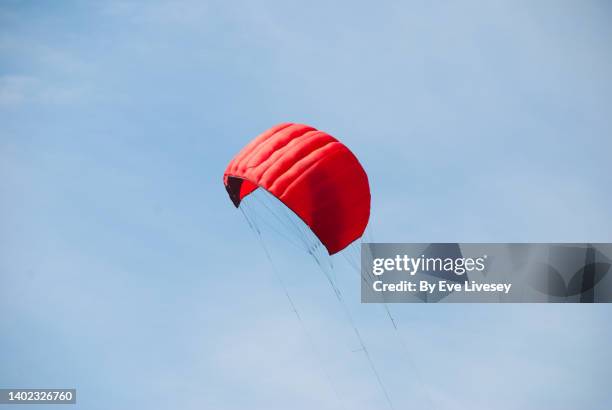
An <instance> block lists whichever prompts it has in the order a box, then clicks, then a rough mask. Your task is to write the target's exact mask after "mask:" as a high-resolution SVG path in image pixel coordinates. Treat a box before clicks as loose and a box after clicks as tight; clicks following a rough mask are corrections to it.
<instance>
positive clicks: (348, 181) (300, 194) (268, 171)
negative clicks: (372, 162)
mask: <svg viewBox="0 0 612 410" xmlns="http://www.w3.org/2000/svg"><path fill="white" fill-rule="evenodd" d="M223 183H224V184H225V189H226V190H227V192H228V194H229V196H230V199H231V200H232V202H233V203H234V205H236V207H238V206H239V205H240V201H241V200H242V199H243V198H244V197H245V196H247V195H248V194H250V193H251V192H253V191H254V190H255V189H257V188H258V187H261V188H263V189H265V190H267V191H269V192H270V193H271V194H272V195H274V196H275V197H276V198H278V199H279V200H280V201H281V202H283V203H284V204H285V205H286V206H287V207H288V208H290V209H291V210H292V211H293V212H294V213H295V214H296V215H298V216H299V217H300V218H301V219H302V220H303V221H304V222H305V223H306V225H308V226H309V227H310V229H312V231H313V232H314V234H315V235H316V236H317V237H318V238H319V240H320V241H321V243H323V245H325V247H326V248H327V251H328V252H329V254H330V255H333V254H334V253H336V252H339V251H341V250H342V249H344V248H345V247H347V246H348V245H349V244H350V243H351V242H353V241H354V240H356V239H357V238H359V237H360V236H361V235H362V234H363V231H364V230H365V228H366V225H367V224H368V219H369V217H370V186H369V184H368V177H367V175H366V173H365V171H364V170H363V168H362V166H361V164H360V163H359V161H358V160H357V158H356V157H355V155H353V153H352V152H351V151H350V150H349V149H348V148H347V147H346V146H344V144H342V143H341V142H339V141H338V140H337V139H335V138H334V137H332V136H331V135H329V134H327V133H325V132H323V131H318V130H316V129H315V128H313V127H309V126H308V125H303V124H293V123H283V124H279V125H276V126H274V127H272V128H270V129H269V130H267V131H265V132H264V133H262V134H260V135H259V136H258V137H257V138H255V139H254V140H253V141H251V142H250V143H249V144H248V145H247V146H245V147H244V148H243V149H242V151H240V152H239V153H238V155H236V157H234V159H232V161H231V162H230V163H229V165H228V166H227V169H226V170H225V174H224V175H223Z"/></svg>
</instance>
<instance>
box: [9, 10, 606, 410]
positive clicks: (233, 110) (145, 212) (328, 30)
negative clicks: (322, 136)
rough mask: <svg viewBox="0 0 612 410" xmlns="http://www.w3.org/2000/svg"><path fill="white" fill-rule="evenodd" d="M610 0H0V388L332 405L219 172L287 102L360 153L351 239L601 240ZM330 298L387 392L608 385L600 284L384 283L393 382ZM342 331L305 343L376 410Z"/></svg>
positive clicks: (439, 402)
mask: <svg viewBox="0 0 612 410" xmlns="http://www.w3.org/2000/svg"><path fill="white" fill-rule="evenodd" d="M611 13H612V10H611V6H610V4H608V3H607V2H604V1H582V2H571V1H561V2H559V1H557V2H537V4H536V3H534V2H527V1H519V2H498V1H491V2H484V1H483V2H472V1H466V2H461V3H457V2H455V3H451V2H426V1H424V2H388V1H385V2H378V3H377V4H376V5H375V6H374V5H372V3H366V2H334V4H329V2H323V1H321V2H318V1H312V2H308V3H303V4H302V5H297V4H291V3H290V2H281V1H278V2H257V3H254V2H246V1H235V2H223V1H218V2H205V1H202V2H196V1H179V2H170V1H155V0H154V1H149V2H142V3H140V2H130V1H110V2H81V1H77V2H62V3H61V4H58V3H55V2H34V1H32V2H27V1H26V2H18V1H6V2H3V3H2V5H1V6H0V196H1V197H2V201H0V224H1V226H2V229H1V231H0V241H1V243H2V246H1V247H0V313H1V314H0V326H1V327H2V329H3V330H2V332H1V335H0V385H1V386H7V387H47V386H50V387H64V386H74V387H76V388H77V389H78V390H79V404H78V405H77V408H83V409H108V408H114V409H133V408H149V409H158V408H159V409H161V408H168V407H175V408H183V409H196V408H197V409H202V408H205V409H244V408H256V409H259V408H262V409H268V410H272V409H285V408H292V409H301V408H304V409H306V408H309V409H310V408H312V407H316V408H321V409H332V408H338V406H337V402H336V401H335V399H334V397H333V395H332V394H331V393H330V391H329V388H328V386H327V385H326V384H325V383H324V381H323V380H322V379H321V377H320V372H319V371H318V370H317V369H316V368H315V366H313V359H312V357H311V356H309V354H308V352H307V351H308V346H306V344H305V343H304V340H303V334H302V331H301V329H300V328H299V326H297V324H296V320H295V318H294V316H293V314H292V313H291V311H290V310H289V309H288V306H287V304H286V301H285V300H284V299H283V295H282V291H281V290H280V289H279V287H278V286H277V285H276V284H275V282H274V276H273V275H272V274H271V272H270V267H269V265H268V263H267V260H266V259H265V257H264V255H263V253H262V251H261V248H260V247H258V244H257V242H256V241H255V239H254V237H253V235H252V234H251V232H250V231H249V229H248V227H247V225H246V223H245V222H244V220H243V218H242V217H241V215H240V214H239V213H238V212H236V210H235V209H234V208H233V206H232V205H231V203H230V201H229V199H228V198H227V196H226V193H225V191H224V189H223V186H222V183H221V176H222V173H223V170H224V168H225V166H226V164H227V162H228V161H229V160H230V159H231V157H232V156H233V155H234V154H235V153H236V152H237V151H238V150H239V149H240V148H241V147H242V146H243V145H244V144H245V143H246V142H248V140H249V139H250V138H252V137H253V136H255V135H257V134H258V133H259V132H261V131H263V130H265V129H266V128H268V127H270V126H271V125H273V124H276V123H278V122H283V121H296V122H304V123H307V124H311V125H313V126H315V127H317V128H320V129H323V130H326V131H328V132H330V133H331V134H332V135H335V136H337V137H338V138H340V139H342V140H343V141H344V142H345V143H346V144H347V145H348V146H349V147H350V148H351V149H352V150H353V151H354V152H355V153H356V155H357V156H358V157H359V158H360V160H361V161H362V163H363V165H364V167H365V169H366V171H367V172H368V175H369V178H370V182H371V185H372V195H373V210H372V218H371V231H372V234H373V236H374V238H375V239H376V240H378V241H389V242H391V241H398V242H406V241H418V242H429V241H431V242H443V241H466V242H467V241H482V242H484V241H496V242H507V241H591V242H610V241H612V234H611V232H612V218H610V217H609V215H610V209H612V192H611V191H610V189H609V187H610V186H612V166H611V165H610V153H611V152H612V140H611V138H610V136H611V135H612V112H611V111H612V79H611V77H610V74H609V73H610V72H612V49H611V48H610V42H611V40H612V27H611V26H610V24H609V21H610V15H611ZM311 269H312V268H311V267H308V265H304V266H302V265H300V268H299V269H298V268H296V269H295V271H294V272H292V273H293V274H294V275H297V274H299V272H300V271H304V275H302V276H301V277H302V278H306V277H308V276H307V275H308V274H309V273H311ZM345 280H347V283H349V282H350V281H349V279H348V278H345ZM299 283H300V284H302V285H304V286H306V285H312V288H309V289H307V290H303V289H301V288H300V289H298V296H301V297H303V303H302V304H301V306H303V307H304V308H305V310H306V311H307V312H308V315H310V316H309V321H308V323H309V324H310V326H311V327H312V329H313V332H314V333H316V335H317V339H318V340H319V341H320V340H323V339H324V336H325V335H330V338H331V337H332V336H338V337H337V339H338V340H345V338H344V336H345V335H344V333H343V332H344V330H340V329H341V328H342V326H341V324H342V322H341V321H340V320H339V319H337V312H335V311H333V307H331V306H330V311H327V310H324V309H322V308H321V307H320V306H319V305H317V304H315V303H313V302H312V300H317V297H318V296H320V297H321V300H323V297H324V296H323V295H326V294H327V293H325V292H328V289H326V288H325V287H324V284H322V283H319V282H316V281H315V279H313V282H309V281H307V280H302V282H299ZM317 283H318V285H317ZM349 285H350V284H349ZM349 285H347V286H349ZM307 298H308V299H307ZM317 301H318V300H317ZM321 303H322V302H321ZM321 306H323V305H321ZM354 308H355V309H359V311H360V312H362V311H363V312H362V314H363V318H364V319H363V326H364V328H365V329H367V330H369V335H370V336H371V340H372V344H373V345H374V346H373V348H374V349H376V348H378V350H380V354H379V356H378V357H379V360H380V362H381V363H383V364H386V363H390V364H394V365H395V370H393V369H391V370H389V371H388V373H385V374H386V375H387V376H388V377H387V379H390V381H389V384H390V385H392V386H391V387H392V389H391V390H392V394H394V397H395V399H396V401H397V403H401V405H398V408H408V406H413V407H419V408H427V406H426V404H425V403H424V402H423V401H422V400H423V399H422V397H420V396H419V397H416V396H415V398H414V399H413V398H411V397H408V398H405V397H404V398H402V397H401V396H402V392H403V391H404V390H403V389H407V391H411V390H410V388H412V389H413V390H414V389H416V390H425V391H426V394H425V396H428V397H430V398H431V399H432V400H433V401H434V403H435V407H436V408H438V409H463V408H470V409H473V410H479V409H489V408H497V409H502V410H504V409H516V408H521V409H527V410H529V409H542V408H555V409H568V410H569V409H576V408H589V409H593V410H597V409H608V408H609V407H610V405H611V403H612V396H611V395H610V389H609V386H608V382H607V381H608V380H610V377H611V376H612V374H611V372H612V371H611V370H610V366H609V363H612V354H611V353H610V349H609V345H610V342H611V341H612V333H611V332H610V330H609V317H610V308H609V307H608V306H605V305H599V306H569V305H568V306H554V305H541V306H540V305H538V306H533V305H516V306H515V305H509V306H501V305H493V306H490V305H486V306H484V305H473V306H471V305H439V306H417V305H402V306H397V307H394V308H396V311H397V315H398V317H399V319H400V320H401V322H402V323H404V324H405V326H404V327H403V328H402V329H403V330H402V331H403V333H404V340H407V341H408V344H409V346H410V349H411V351H413V352H414V354H413V360H414V362H415V367H416V368H417V369H418V371H419V373H420V376H419V377H420V380H421V381H420V382H417V381H415V380H416V379H415V378H414V377H412V378H411V377H408V380H409V381H410V382H409V383H408V382H407V383H406V385H402V383H400V382H399V381H398V380H399V379H398V377H399V376H400V375H404V377H406V376H405V374H404V373H405V372H404V373H401V372H398V370H397V367H398V363H394V362H397V361H398V359H397V356H396V350H395V349H394V348H387V349H385V345H384V343H386V342H387V341H386V339H384V338H383V337H382V336H381V337H379V338H377V337H376V334H377V329H378V326H379V323H378V321H377V320H376V318H374V317H372V318H370V316H369V315H370V314H371V312H370V311H368V310H367V309H366V308H364V307H360V306H358V304H356V303H355V306H354ZM336 309H337V306H336ZM364 309H365V310H364ZM343 335H344V336H343ZM381 339H382V340H381ZM378 344H382V345H381V346H378ZM334 349H335V350H334ZM412 349H413V350H412ZM347 350H348V349H345V348H344V347H342V343H341V342H339V343H338V345H337V346H335V347H334V348H333V349H332V350H330V351H333V352H336V353H338V354H342V355H344V356H338V357H342V358H344V357H346V360H345V359H342V360H340V359H339V360H336V361H330V363H329V367H330V372H331V373H332V374H333V375H335V376H337V378H338V384H339V385H340V387H341V388H342V389H343V390H342V392H343V394H344V396H345V397H346V398H347V399H346V400H347V401H348V404H350V406H349V408H354V409H372V408H382V405H381V402H380V398H379V397H377V392H376V389H375V388H374V387H372V384H371V383H372V382H371V380H370V379H369V378H368V377H367V375H365V370H364V369H362V368H361V367H360V366H362V365H363V363H360V362H359V360H358V359H355V358H354V357H353V356H351V355H350V354H349V353H347ZM402 363H403V362H401V361H400V363H399V367H401V365H402ZM390 367H393V366H390ZM395 372H398V373H395ZM400 373H401V374H400ZM409 385H410V386H412V387H409ZM414 386H418V388H415V387H414ZM168 390H170V391H172V392H175V393H174V394H168ZM417 393H418V392H417ZM415 394H416V393H415ZM421 396H422V395H421ZM402 400H403V401H402ZM404 403H405V404H404Z"/></svg>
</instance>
